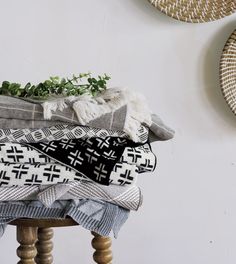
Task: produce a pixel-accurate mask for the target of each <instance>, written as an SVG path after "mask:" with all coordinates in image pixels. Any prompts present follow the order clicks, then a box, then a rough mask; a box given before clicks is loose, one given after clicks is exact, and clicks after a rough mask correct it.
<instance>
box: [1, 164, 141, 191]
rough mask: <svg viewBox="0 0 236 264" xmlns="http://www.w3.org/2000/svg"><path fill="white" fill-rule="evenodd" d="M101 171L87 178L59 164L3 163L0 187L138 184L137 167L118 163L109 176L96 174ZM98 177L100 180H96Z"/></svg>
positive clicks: (97, 167) (97, 168) (96, 168)
mask: <svg viewBox="0 0 236 264" xmlns="http://www.w3.org/2000/svg"><path fill="white" fill-rule="evenodd" d="M102 168H103V167H102ZM99 169H100V165H98V166H96V167H95V174H92V175H89V174H88V173H87V174H86V175H88V176H89V177H87V176H85V175H84V174H83V173H81V172H79V171H77V172H76V171H75V170H73V169H71V168H69V167H67V166H64V165H61V164H58V163H52V164H51V163H44V164H43V163H41V164H37V163H35V164H22V163H3V162H2V163H0V186H1V187H2V186H23V185H43V184H44V185H45V184H50V185H52V184H57V183H68V182H71V181H82V180H84V181H89V182H93V181H94V182H99V183H100V184H102V185H110V184H114V185H134V184H135V183H136V182H137V175H138V168H137V166H136V165H131V164H128V163H119V162H117V163H116V164H115V165H114V167H113V168H111V171H110V172H109V174H107V172H108V171H104V170H102V173H103V174H102V175H101V176H100V174H99V173H98V174H96V171H98V172H99ZM84 170H85V168H84ZM105 172H106V173H105ZM97 176H99V178H95V177H97ZM102 177H104V178H102ZM105 177H106V178H105ZM99 180H100V181H99ZM102 180H108V182H107V183H106V182H105V184H104V181H102Z"/></svg>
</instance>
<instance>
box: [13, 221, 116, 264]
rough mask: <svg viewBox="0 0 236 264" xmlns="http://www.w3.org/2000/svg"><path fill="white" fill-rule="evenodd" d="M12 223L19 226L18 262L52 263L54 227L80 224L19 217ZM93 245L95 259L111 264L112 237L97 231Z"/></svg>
mask: <svg viewBox="0 0 236 264" xmlns="http://www.w3.org/2000/svg"><path fill="white" fill-rule="evenodd" d="M10 225H15V226H16V228H17V241H18V242H19V244H20V246H19V247H18V248H17V256H18V257H19V258H20V261H19V262H18V264H52V263H53V256H52V249H53V242H52V238H53V229H52V227H63V226H75V225H78V224H77V223H76V222H75V221H74V220H73V219H71V218H66V219H63V220H54V219H49V220H47V219H35V220H34V219H19V220H14V221H12V222H11V223H10ZM91 233H92V235H93V236H94V238H93V240H92V247H93V248H94V249H95V252H94V254H93V259H94V261H95V262H96V263H98V264H111V263H112V252H111V239H110V238H109V237H102V236H100V235H98V234H96V233H95V232H91Z"/></svg>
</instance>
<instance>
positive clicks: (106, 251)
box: [92, 232, 112, 264]
mask: <svg viewBox="0 0 236 264" xmlns="http://www.w3.org/2000/svg"><path fill="white" fill-rule="evenodd" d="M92 235H93V236H94V238H93V240H92V247H93V248H94V249H95V252H94V254H93V259H94V261H95V262H96V263H98V264H111V263H112V251H111V244H112V242H111V239H110V238H109V237H103V236H100V235H98V234H97V233H95V232H92Z"/></svg>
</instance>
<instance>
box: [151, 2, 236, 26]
mask: <svg viewBox="0 0 236 264" xmlns="http://www.w3.org/2000/svg"><path fill="white" fill-rule="evenodd" d="M149 2H151V3H152V4H153V5H154V6H155V7H156V8H158V9H159V10H160V11H162V12H163V13H165V14H166V15H168V16H170V17H173V18H175V19H177V20H181V21H184V22H190V23H203V22H209V21H214V20H217V19H220V18H223V17H225V16H228V15H231V14H232V13H234V12H235V11H236V1H235V0H149Z"/></svg>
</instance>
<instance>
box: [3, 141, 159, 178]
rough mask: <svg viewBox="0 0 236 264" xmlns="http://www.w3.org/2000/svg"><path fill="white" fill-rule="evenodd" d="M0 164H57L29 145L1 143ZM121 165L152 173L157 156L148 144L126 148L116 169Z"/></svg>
mask: <svg viewBox="0 0 236 264" xmlns="http://www.w3.org/2000/svg"><path fill="white" fill-rule="evenodd" d="M0 163H19V164H45V163H51V164H53V163H57V162H56V161H55V160H54V159H52V158H49V157H48V156H46V155H44V154H42V153H41V152H39V151H38V150H36V149H34V148H32V147H31V146H28V145H23V144H19V143H0ZM121 163H122V164H123V163H128V164H130V165H136V166H137V168H138V172H139V173H141V172H145V171H147V172H148V171H149V172H151V171H154V169H155V165H156V156H155V154H154V153H153V152H152V150H151V148H150V145H149V144H148V143H146V144H144V145H140V146H137V147H134V148H133V147H127V148H125V149H124V152H123V153H122V155H121V157H120V160H119V164H116V167H117V168H118V167H119V166H120V164H121ZM116 170H117V169H116Z"/></svg>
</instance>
